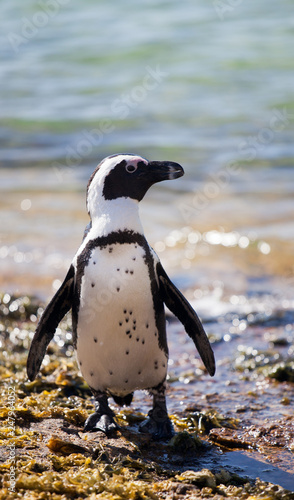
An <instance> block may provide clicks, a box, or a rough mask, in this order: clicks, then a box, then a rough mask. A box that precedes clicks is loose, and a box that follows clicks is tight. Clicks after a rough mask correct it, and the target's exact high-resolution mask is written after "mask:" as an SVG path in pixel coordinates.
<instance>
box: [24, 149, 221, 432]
mask: <svg viewBox="0 0 294 500" xmlns="http://www.w3.org/2000/svg"><path fill="white" fill-rule="evenodd" d="M183 174H184V171H183V168H182V167H181V166H180V165H179V164H177V163H174V162H165V161H163V162H156V161H154V162H148V161H147V160H145V159H144V158H141V157H140V156H135V155H129V154H119V155H113V156H110V157H108V158H105V159H104V160H103V161H102V162H101V163H100V164H99V165H98V167H97V168H96V170H95V171H94V172H93V174H92V176H91V178H90V180H89V183H88V190H87V207H88V212H89V215H90V224H89V225H88V226H87V228H86V231H85V235H84V240H83V242H82V245H81V246H80V248H79V250H78V252H77V253H76V255H75V257H74V259H73V261H72V264H71V266H70V268H69V271H68V273H67V275H66V278H65V280H64V282H63V283H62V285H61V287H60V288H59V290H58V291H57V293H56V294H55V296H54V297H53V299H52V300H51V302H50V303H49V305H48V306H47V308H46V309H45V311H44V313H43V315H42V317H41V320H40V322H39V324H38V327H37V330H36V333H35V336H34V338H33V341H32V345H31V348H30V352H29V356H28V362H27V372H28V377H29V378H30V380H33V379H34V378H35V377H36V375H37V373H38V371H39V369H40V366H41V363H42V360H43V358H44V355H45V352H46V349H47V346H48V344H49V342H50V340H51V339H52V338H53V336H54V333H55V330H56V327H57V325H58V323H59V322H60V321H61V319H62V318H63V316H64V315H65V314H66V313H67V312H68V311H69V310H70V309H72V323H73V343H74V348H75V351H76V355H77V360H78V364H79V367H80V370H81V372H82V374H83V377H84V378H85V380H86V381H87V383H88V384H89V386H90V388H91V390H92V392H93V395H94V397H95V410H96V411H95V413H93V414H92V415H90V417H89V418H88V419H87V421H86V423H85V430H102V431H104V432H105V433H106V434H110V433H111V431H113V430H115V429H116V428H117V424H116V423H115V421H114V418H113V417H114V413H113V412H112V410H111V409H110V408H109V406H108V397H109V396H112V397H113V399H114V400H115V401H116V402H117V403H118V404H120V405H124V404H130V403H131V400H132V395H133V392H134V391H135V390H137V389H147V390H149V391H150V393H151V394H153V409H152V410H151V411H150V412H149V417H148V418H147V420H146V421H144V422H143V424H141V427H140V430H141V431H142V432H147V433H151V434H152V435H153V437H154V438H156V439H164V438H169V437H170V436H171V435H172V433H173V430H172V425H171V422H170V420H169V418H168V414H167V409H166V401H165V380H166V374H167V362H168V346H167V340H166V329H165V323H166V321H165V312H164V304H166V306H167V307H168V308H169V309H170V311H171V312H172V313H174V314H175V315H176V316H177V317H178V318H179V320H180V321H181V322H182V323H183V325H184V327H185V330H186V332H187V333H188V335H189V336H190V337H191V338H192V340H193V341H194V343H195V345H196V347H197V349H198V351H199V354H200V356H201V358H202V360H203V362H204V364H205V366H206V368H207V370H208V372H209V374H210V375H211V376H213V375H214V372H215V361H214V355H213V352H212V349H211V347H210V344H209V341H208V338H207V336H206V334H205V331H204V329H203V327H202V324H201V322H200V320H199V318H198V316H197V314H196V313H195V311H194V310H193V309H192V307H191V306H190V304H189V302H187V300H186V299H185V297H184V296H183V295H182V294H181V292H180V291H179V290H178V289H177V288H176V287H175V285H174V284H173V283H172V282H171V281H170V279H169V277H168V276H167V274H166V273H165V271H164V269H163V267H162V265H161V263H160V261H159V259H158V257H157V255H156V253H155V252H154V251H153V249H152V248H151V247H150V246H149V244H148V243H147V241H146V239H145V236H144V233H143V228H142V226H141V222H140V219H139V212H138V202H139V201H140V200H141V199H142V198H143V197H144V195H145V193H146V192H147V190H148V189H149V187H150V186H151V185H152V184H154V183H156V182H159V181H163V180H168V179H176V178H178V177H181V176H182V175H183Z"/></svg>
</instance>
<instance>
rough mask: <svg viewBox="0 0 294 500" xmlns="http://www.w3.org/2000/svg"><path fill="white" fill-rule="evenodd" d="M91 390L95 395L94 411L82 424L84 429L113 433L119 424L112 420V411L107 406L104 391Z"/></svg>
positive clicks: (107, 434)
mask: <svg viewBox="0 0 294 500" xmlns="http://www.w3.org/2000/svg"><path fill="white" fill-rule="evenodd" d="M92 392H93V394H94V397H95V413H92V415H90V416H89V417H88V418H87V420H86V422H85V425H84V431H85V432H88V431H102V432H104V434H106V436H110V435H111V434H114V433H115V431H117V430H118V429H119V426H118V425H117V423H116V422H115V420H114V412H113V411H112V410H111V409H110V408H109V406H108V401H107V396H106V394H105V393H104V392H99V391H94V390H93V389H92Z"/></svg>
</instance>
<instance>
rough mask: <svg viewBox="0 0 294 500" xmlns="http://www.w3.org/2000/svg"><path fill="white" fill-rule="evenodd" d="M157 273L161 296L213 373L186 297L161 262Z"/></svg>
mask: <svg viewBox="0 0 294 500" xmlns="http://www.w3.org/2000/svg"><path fill="white" fill-rule="evenodd" d="M157 275H158V280H159V287H160V293H161V297H162V299H163V301H164V303H165V304H166V306H167V307H168V308H169V309H170V311H171V312H172V313H173V314H174V315H175V316H176V317H177V318H178V319H179V320H180V322H181V323H182V324H183V325H184V327H185V330H186V332H187V334H188V335H189V337H191V339H192V340H193V342H194V344H195V346H196V348H197V350H198V352H199V354H200V357H201V359H202V361H203V363H204V365H205V367H206V369H207V371H208V373H209V375H211V377H213V375H214V374H215V359H214V354H213V350H212V349H211V346H210V343H209V340H208V338H207V335H206V333H205V331H204V328H203V326H202V323H201V321H200V319H199V317H198V315H197V314H196V312H195V311H194V309H193V308H192V306H191V305H190V304H189V302H188V301H187V299H186V298H185V297H184V296H183V294H182V293H181V292H180V291H179V290H178V288H177V287H176V286H175V285H174V284H173V283H172V281H171V280H170V279H169V277H168V275H167V274H166V272H165V270H164V269H163V267H162V265H161V263H160V262H159V263H158V264H157Z"/></svg>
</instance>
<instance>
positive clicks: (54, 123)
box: [0, 0, 294, 295]
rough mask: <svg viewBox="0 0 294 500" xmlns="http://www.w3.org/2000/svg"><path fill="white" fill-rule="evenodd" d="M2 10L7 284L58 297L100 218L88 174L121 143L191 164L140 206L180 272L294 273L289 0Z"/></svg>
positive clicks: (150, 232) (59, 0)
mask: <svg viewBox="0 0 294 500" xmlns="http://www.w3.org/2000/svg"><path fill="white" fill-rule="evenodd" d="M1 9H2V19H3V28H2V31H1V47H2V52H1V66H0V72H1V95H0V110H1V113H0V144H1V150H0V175H1V186H0V189H1V201H0V210H1V212H0V215H1V227H0V233H1V248H0V268H1V273H2V280H1V281H2V283H1V284H2V287H4V288H5V287H8V288H13V290H19V291H23V290H24V289H27V288H29V290H30V291H37V292H41V291H42V292H43V293H44V294H45V295H47V294H48V295H50V293H51V285H52V281H53V280H55V279H61V278H62V276H63V274H64V272H65V270H66V267H67V266H68V263H69V261H70V260H71V258H72V256H73V254H74V253H75V251H76V248H77V247H78V246H79V243H80V240H81V235H82V232H83V227H84V225H85V224H86V223H87V221H88V220H87V215H86V211H85V187H86V183H87V179H88V177H89V175H90V173H91V171H92V170H93V169H94V168H95V166H96V164H97V163H98V162H99V161H100V160H101V159H102V158H103V157H104V156H106V155H108V154H112V153H115V152H120V151H122V152H135V153H138V154H141V155H143V156H145V157H147V158H150V159H157V158H158V159H171V160H174V161H178V162H180V163H181V164H182V165H183V167H184V169H185V171H186V175H185V177H184V178H182V179H180V180H178V181H175V182H169V183H168V182H166V183H164V184H162V185H158V186H156V187H154V188H153V189H152V190H151V191H150V193H148V195H147V197H146V199H145V200H144V202H143V203H142V218H143V222H144V226H145V228H146V234H147V236H148V239H149V240H150V241H151V243H152V244H153V245H155V247H156V249H157V251H158V252H159V253H160V256H161V258H162V259H163V260H164V262H165V264H166V265H167V267H168V268H169V269H170V271H171V272H172V273H173V274H174V275H176V276H177V277H178V279H179V280H183V283H187V284H188V283H189V284H191V283H192V282H193V284H194V285H195V283H197V282H198V281H199V280H200V285H201V280H202V279H204V281H205V276H208V278H207V279H208V282H211V279H212V278H211V273H212V275H213V278H214V277H216V278H217V279H218V278H220V279H221V280H225V279H226V276H228V273H229V275H230V276H231V273H234V272H235V271H236V272H237V271H238V272H237V274H238V273H243V274H242V276H243V275H244V276H245V277H246V279H247V277H248V276H249V275H250V276H251V275H252V274H253V275H254V276H255V275H261V276H263V277H264V276H268V275H270V276H273V277H274V278H277V277H279V276H280V275H281V274H282V275H283V276H284V277H285V276H286V279H287V280H288V282H290V281H291V277H292V273H293V264H292V240H293V235H294V226H293V211H294V210H293V209H294V202H293V191H294V169H293V158H294V146H293V118H294V101H293V77H294V73H293V69H294V64H293V55H292V52H293V51H292V50H291V47H292V46H293V38H292V37H293V15H292V14H293V9H292V4H291V2H290V1H287V0H282V1H281V2H279V5H277V3H276V2H274V1H265V0H261V1H259V2H254V1H248V2H247V1H246V2H245V1H238V2H233V1H232V0H225V1H224V2H215V1H207V0H205V1H204V0H203V1H199V2H197V3H195V2H192V1H189V0H188V1H185V2H182V3H179V2H175V1H172V0H167V1H161V2H154V1H147V0H145V1H143V2H140V3H139V4H138V3H136V2H133V1H130V0H129V1H124V2H117V3H109V2H106V1H91V0H87V1H84V2H83V3H81V2H78V1H77V0H50V1H49V0H47V1H46V0H41V1H32V0H28V1H26V2H25V3H24V2H21V1H20V0H13V1H11V2H9V3H6V4H5V5H2V7H1ZM173 231H174V232H173ZM258 266H259V267H258ZM238 276H239V274H238ZM185 280H186V281H185ZM229 283H231V278H230V279H229Z"/></svg>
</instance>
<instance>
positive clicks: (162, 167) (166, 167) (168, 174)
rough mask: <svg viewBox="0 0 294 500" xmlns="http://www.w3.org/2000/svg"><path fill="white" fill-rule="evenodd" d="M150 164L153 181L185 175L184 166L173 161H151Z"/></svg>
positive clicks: (149, 170)
mask: <svg viewBox="0 0 294 500" xmlns="http://www.w3.org/2000/svg"><path fill="white" fill-rule="evenodd" d="M148 166H149V169H148V172H150V174H151V176H152V180H153V183H155V182H161V181H167V180H172V179H177V178H178V177H182V175H184V169H183V167H181V165H179V163H175V162H173V161H150V162H149V164H148Z"/></svg>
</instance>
